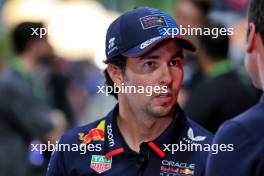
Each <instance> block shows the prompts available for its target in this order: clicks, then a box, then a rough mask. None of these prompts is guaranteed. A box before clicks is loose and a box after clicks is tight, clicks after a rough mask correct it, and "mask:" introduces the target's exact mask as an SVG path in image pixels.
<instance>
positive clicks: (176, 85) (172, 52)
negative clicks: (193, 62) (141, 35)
mask: <svg viewBox="0 0 264 176" xmlns="http://www.w3.org/2000/svg"><path fill="white" fill-rule="evenodd" d="M182 60H183V51H182V48H181V47H179V46H177V45H176V43H175V41H173V40H169V41H166V42H164V43H162V44H161V45H160V46H159V47H158V48H155V49H154V50H152V51H150V52H149V53H147V54H146V55H144V56H143V57H138V58H130V57H128V59H127V65H126V70H125V74H124V75H123V80H124V84H125V85H126V86H129V85H130V86H144V87H147V86H152V88H153V89H154V87H155V86H159V87H162V86H166V87H167V93H163V94H162V93H155V92H156V91H155V92H152V95H151V96H147V94H146V93H144V94H141V93H136V94H122V95H121V96H123V99H124V102H125V103H126V104H127V105H128V106H129V107H130V108H132V109H133V111H134V112H138V111H141V112H143V114H146V115H148V116H150V117H162V116H166V115H169V114H171V113H173V107H174V105H175V104H176V102H177V96H178V92H179V90H180V87H181V83H182V80H183V66H182Z"/></svg>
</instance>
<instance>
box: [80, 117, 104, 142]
mask: <svg viewBox="0 0 264 176" xmlns="http://www.w3.org/2000/svg"><path fill="white" fill-rule="evenodd" d="M104 130H105V120H102V121H101V122H100V123H99V124H98V125H97V127H96V128H93V129H91V130H90V131H89V132H88V133H87V134H86V135H85V134H84V133H79V139H80V140H81V141H82V143H81V144H88V143H90V142H91V141H99V140H100V141H104Z"/></svg>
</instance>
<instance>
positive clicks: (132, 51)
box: [122, 35, 196, 57]
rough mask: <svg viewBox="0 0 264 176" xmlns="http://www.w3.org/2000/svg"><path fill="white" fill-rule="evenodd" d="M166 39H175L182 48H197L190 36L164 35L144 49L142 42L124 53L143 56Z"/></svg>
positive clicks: (192, 49)
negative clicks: (141, 47)
mask: <svg viewBox="0 0 264 176" xmlns="http://www.w3.org/2000/svg"><path fill="white" fill-rule="evenodd" d="M166 40H175V41H176V42H177V44H178V45H179V46H181V47H182V48H184V49H186V50H189V51H195V50H196V46H195V45H194V44H193V43H192V42H191V41H190V40H189V39H188V38H186V37H184V36H173V35H170V36H166V37H162V38H160V39H158V40H156V41H155V42H153V43H152V44H150V45H149V46H147V47H145V48H144V49H140V45H141V44H139V45H137V46H135V47H134V48H131V49H129V50H127V51H125V52H124V53H122V55H124V56H127V57H139V56H142V55H144V54H146V53H148V52H149V51H150V50H151V49H153V48H154V47H155V46H157V45H158V44H159V43H161V42H164V41H166Z"/></svg>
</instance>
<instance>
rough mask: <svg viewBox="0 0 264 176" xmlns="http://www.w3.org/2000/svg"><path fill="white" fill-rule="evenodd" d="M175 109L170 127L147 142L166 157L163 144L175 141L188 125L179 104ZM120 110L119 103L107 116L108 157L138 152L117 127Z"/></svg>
mask: <svg viewBox="0 0 264 176" xmlns="http://www.w3.org/2000/svg"><path fill="white" fill-rule="evenodd" d="M175 110H176V113H175V118H174V120H173V121H172V123H171V124H170V125H169V127H168V128H167V129H166V130H165V131H164V132H163V133H162V134H161V135H160V136H159V137H157V138H156V139H155V140H153V141H149V142H146V144H147V146H148V147H149V148H151V149H152V150H153V151H154V153H156V154H157V155H158V156H159V157H161V158H163V157H165V155H166V153H165V152H164V151H162V150H161V148H163V144H170V143H175V142H176V141H177V139H178V138H179V137H180V135H181V133H182V131H183V129H184V127H185V126H186V118H185V115H184V112H183V111H182V110H181V108H180V107H179V105H176V107H175ZM118 112H119V108H118V104H117V105H116V106H115V108H114V109H113V110H112V111H111V112H110V113H109V114H108V115H107V117H106V126H105V145H104V146H105V156H106V158H110V157H113V156H115V155H118V154H122V153H123V154H124V153H126V154H136V152H134V151H132V150H131V149H130V148H129V146H128V145H127V143H126V142H125V140H124V138H123V136H122V135H121V133H120V131H119V129H118V127H117V122H116V118H117V115H118Z"/></svg>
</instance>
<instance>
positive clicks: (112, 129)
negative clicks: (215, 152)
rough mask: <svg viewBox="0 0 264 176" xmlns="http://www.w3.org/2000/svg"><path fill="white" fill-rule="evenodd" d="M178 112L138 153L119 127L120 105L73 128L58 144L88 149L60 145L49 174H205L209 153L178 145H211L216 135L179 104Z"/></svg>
mask: <svg viewBox="0 0 264 176" xmlns="http://www.w3.org/2000/svg"><path fill="white" fill-rule="evenodd" d="M175 114H176V115H175V118H174V120H173V121H172V123H171V124H170V125H169V127H168V128H167V129H166V130H165V131H164V132H163V133H162V134H161V135H160V136H159V137H158V138H156V139H155V140H153V141H149V142H144V143H142V144H141V145H140V152H135V151H133V150H131V149H130V148H129V146H128V145H127V143H126V142H125V140H124V138H123V137H122V135H121V133H120V131H119V129H118V127H117V122H116V118H117V115H118V105H116V107H115V108H114V109H113V110H112V111H111V112H110V113H109V114H108V115H107V116H106V117H105V118H103V119H101V120H98V121H96V122H94V123H91V124H89V125H86V126H83V127H79V128H75V129H72V130H70V131H68V132H66V133H65V134H64V135H63V136H62V138H61V140H60V142H59V144H58V146H60V147H61V146H62V144H68V145H71V146H80V148H81V147H84V148H86V149H87V152H86V153H84V152H83V153H82V154H81V152H80V150H79V151H76V150H74V151H73V148H72V150H71V151H69V150H65V148H64V150H63V151H62V150H58V148H57V149H56V151H55V152H54V153H53V155H52V158H51V160H50V164H49V168H48V173H47V175H48V176H66V175H67V176H96V175H104V176H118V175H120V176H121V175H122V176H123V175H124V176H140V175H142V176H200V175H203V174H204V171H205V163H206V159H207V155H208V153H209V152H208V151H183V150H184V149H183V150H181V151H180V150H176V148H177V147H176V145H175V144H180V143H182V144H191V143H199V144H201V145H202V144H211V141H212V134H211V133H210V132H208V131H206V130H205V129H203V128H202V127H200V126H199V125H198V124H196V123H195V122H193V121H191V120H190V119H189V118H187V117H186V116H185V115H184V112H183V111H182V110H181V108H180V107H179V106H178V105H177V106H176V113H175ZM134 130H137V129H134ZM58 146H57V147H58ZM75 149H76V148H75ZM172 149H173V150H172ZM186 150H187V149H186Z"/></svg>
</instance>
